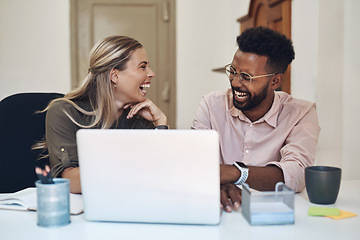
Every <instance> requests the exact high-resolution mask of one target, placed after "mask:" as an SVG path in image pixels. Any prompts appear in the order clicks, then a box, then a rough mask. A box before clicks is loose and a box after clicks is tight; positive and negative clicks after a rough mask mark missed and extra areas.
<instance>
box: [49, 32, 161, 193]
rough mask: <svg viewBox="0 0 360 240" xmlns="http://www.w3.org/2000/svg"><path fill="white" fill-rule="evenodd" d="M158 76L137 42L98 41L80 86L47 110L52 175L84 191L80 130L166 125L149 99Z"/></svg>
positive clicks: (114, 38)
mask: <svg viewBox="0 0 360 240" xmlns="http://www.w3.org/2000/svg"><path fill="white" fill-rule="evenodd" d="M154 77H155V74H154V72H153V71H152V70H151V69H150V66H149V60H148V58H147V56H146V52H145V49H144V48H143V46H142V45H141V44H140V43H139V42H138V41H136V40H134V39H132V38H129V37H125V36H111V37H107V38H105V39H103V40H101V41H100V42H99V43H98V44H96V45H95V46H94V48H93V49H92V50H91V53H90V64H89V73H88V75H87V76H86V78H85V80H84V82H83V84H82V86H80V87H79V88H78V89H75V90H73V91H72V92H70V93H68V94H66V95H65V96H64V97H63V98H59V99H56V100H54V101H52V102H51V103H50V104H49V106H48V107H47V108H46V109H45V110H47V115H46V144H45V145H46V147H47V149H48V152H49V159H50V166H51V173H52V176H53V177H62V178H68V179H70V180H71V183H70V191H71V192H72V193H80V192H81V186H80V174H79V163H78V157H77V147H76V131H77V130H79V129H81V128H101V129H109V128H117V129H135V128H149V129H153V128H159V129H167V128H168V127H167V118H166V116H165V114H164V113H163V112H162V111H161V110H160V109H159V108H158V107H157V106H156V105H155V104H154V103H153V102H152V101H151V100H149V99H147V98H146V90H145V88H147V87H150V84H151V80H152V79H153V78H154ZM45 175H46V173H45Z"/></svg>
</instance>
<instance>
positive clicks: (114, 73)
mask: <svg viewBox="0 0 360 240" xmlns="http://www.w3.org/2000/svg"><path fill="white" fill-rule="evenodd" d="M110 80H111V82H113V83H115V84H117V82H118V80H119V70H117V69H114V68H113V69H111V71H110Z"/></svg>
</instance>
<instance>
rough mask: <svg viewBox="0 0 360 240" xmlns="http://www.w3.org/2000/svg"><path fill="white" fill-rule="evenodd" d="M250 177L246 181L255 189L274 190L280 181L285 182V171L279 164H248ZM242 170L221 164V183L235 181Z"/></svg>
mask: <svg viewBox="0 0 360 240" xmlns="http://www.w3.org/2000/svg"><path fill="white" fill-rule="evenodd" d="M248 168H249V177H248V179H247V180H246V183H247V184H249V186H250V187H251V188H253V189H256V190H259V191H274V190H275V185H276V183H278V182H284V175H283V171H282V170H281V169H280V168H278V167H277V166H266V167H254V166H248ZM240 175H241V174H240V171H239V170H238V169H237V168H236V167H234V166H232V165H226V164H221V165H220V183H221V184H225V183H234V182H236V181H237V180H238V179H239V177H240Z"/></svg>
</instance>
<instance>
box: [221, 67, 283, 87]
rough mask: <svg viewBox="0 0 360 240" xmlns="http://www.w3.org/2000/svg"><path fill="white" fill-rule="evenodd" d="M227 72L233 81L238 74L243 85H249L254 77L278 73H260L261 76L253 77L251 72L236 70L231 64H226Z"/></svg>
mask: <svg viewBox="0 0 360 240" xmlns="http://www.w3.org/2000/svg"><path fill="white" fill-rule="evenodd" d="M225 73H226V76H228V78H229V80H230V81H232V80H234V78H235V77H236V76H238V77H239V79H240V82H241V84H243V85H245V86H246V85H247V84H249V83H251V82H252V80H253V79H255V78H261V77H269V76H274V75H276V74H277V73H270V74H265V75H259V76H254V77H252V76H251V75H250V74H248V73H246V72H240V73H238V72H236V70H235V69H234V68H233V67H232V66H231V64H228V65H226V66H225Z"/></svg>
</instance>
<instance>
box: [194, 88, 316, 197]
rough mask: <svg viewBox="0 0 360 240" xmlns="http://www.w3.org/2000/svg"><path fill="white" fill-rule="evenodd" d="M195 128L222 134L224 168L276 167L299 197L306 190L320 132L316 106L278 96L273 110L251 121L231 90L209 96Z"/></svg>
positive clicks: (279, 94)
mask: <svg viewBox="0 0 360 240" xmlns="http://www.w3.org/2000/svg"><path fill="white" fill-rule="evenodd" d="M192 129H214V130H217V131H218V133H219V135H220V152H221V157H220V163H225V164H233V162H235V161H240V162H243V163H245V164H246V165H249V166H266V165H276V166H278V167H279V168H281V169H282V171H283V174H284V179H285V184H286V185H287V186H289V187H290V188H292V189H293V190H294V191H296V192H300V191H302V190H303V189H304V187H305V179H304V178H305V176H304V169H305V167H307V166H311V165H313V164H314V161H315V156H316V146H317V142H318V136H319V132H320V127H319V123H318V117H317V113H316V105H315V103H311V102H308V101H305V100H299V99H295V98H293V97H291V96H290V95H289V94H287V93H285V92H275V98H274V102H273V105H272V106H271V108H270V110H269V111H268V112H267V113H266V114H265V115H264V116H263V117H262V118H260V119H259V120H257V121H256V122H251V121H250V120H249V119H248V118H247V117H246V116H245V115H244V114H243V112H242V111H240V110H238V109H237V108H235V107H234V106H233V100H232V92H231V89H229V90H228V91H226V92H212V93H209V94H207V95H205V96H204V97H203V99H202V101H201V102H200V105H199V108H198V110H197V112H196V115H195V119H194V122H193V126H192ZM249 174H251V173H249Z"/></svg>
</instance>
